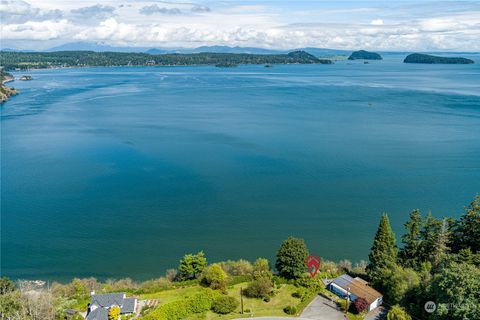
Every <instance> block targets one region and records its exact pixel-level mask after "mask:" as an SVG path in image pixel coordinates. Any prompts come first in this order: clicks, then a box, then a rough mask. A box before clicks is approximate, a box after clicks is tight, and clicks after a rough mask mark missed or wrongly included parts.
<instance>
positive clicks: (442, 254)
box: [430, 219, 450, 269]
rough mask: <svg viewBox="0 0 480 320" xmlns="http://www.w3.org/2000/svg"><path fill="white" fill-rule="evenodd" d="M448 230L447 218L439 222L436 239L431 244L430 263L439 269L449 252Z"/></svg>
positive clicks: (443, 264)
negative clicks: (432, 244)
mask: <svg viewBox="0 0 480 320" xmlns="http://www.w3.org/2000/svg"><path fill="white" fill-rule="evenodd" d="M449 243H450V230H449V226H448V222H447V219H443V220H442V222H441V227H440V230H439V232H438V234H437V241H436V242H435V244H434V246H433V252H432V255H431V261H430V262H431V263H432V266H433V267H434V268H437V269H441V268H443V267H444V266H445V263H446V259H447V257H448V254H449V253H450V246H449Z"/></svg>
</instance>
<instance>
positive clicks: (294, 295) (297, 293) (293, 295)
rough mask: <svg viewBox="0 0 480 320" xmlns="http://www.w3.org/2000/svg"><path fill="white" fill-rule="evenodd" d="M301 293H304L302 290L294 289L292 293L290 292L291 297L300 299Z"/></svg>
mask: <svg viewBox="0 0 480 320" xmlns="http://www.w3.org/2000/svg"><path fill="white" fill-rule="evenodd" d="M303 294H304V292H300V291H295V292H294V293H292V297H294V298H298V299H302V297H303Z"/></svg>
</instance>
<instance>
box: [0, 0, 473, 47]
mask: <svg viewBox="0 0 480 320" xmlns="http://www.w3.org/2000/svg"><path fill="white" fill-rule="evenodd" d="M0 13H1V21H2V22H1V23H2V30H1V36H2V47H15V48H23V49H40V50H41V49H46V48H49V47H52V46H56V45H59V44H63V43H68V42H78V41H94V42H101V43H104V44H109V45H114V46H141V47H145V46H146V47H197V46H201V45H229V46H255V47H263V48H275V49H291V48H299V47H307V46H311V47H322V48H336V49H347V50H350V49H358V48H364V49H371V50H401V51H403V50H405V51H436V50H438V51H449V50H450V51H480V40H478V39H480V1H432V0H422V1H379V0H378V1H321V0H319V1H267V0H263V1H258V0H257V1H253V0H252V1H170V0H168V1H152V0H126V1H122V0H102V1H99V0H96V1H95V0H83V1H73V0H62V1H60V0H25V1H24V0H1V3H0Z"/></svg>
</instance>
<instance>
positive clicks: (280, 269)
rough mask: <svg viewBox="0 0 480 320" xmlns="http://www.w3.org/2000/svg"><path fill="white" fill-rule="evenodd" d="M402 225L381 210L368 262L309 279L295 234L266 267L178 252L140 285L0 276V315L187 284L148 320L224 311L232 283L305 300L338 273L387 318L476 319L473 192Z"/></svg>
mask: <svg viewBox="0 0 480 320" xmlns="http://www.w3.org/2000/svg"><path fill="white" fill-rule="evenodd" d="M404 226H405V233H404V234H403V235H402V236H401V238H400V239H401V245H400V246H397V244H396V237H395V234H394V233H393V231H392V228H391V226H390V222H389V219H388V215H387V214H384V215H382V217H381V219H380V223H379V226H378V229H377V232H376V234H375V237H374V239H373V244H372V248H371V251H370V254H369V256H368V258H369V261H368V262H363V261H362V262H360V263H357V264H356V265H355V266H353V265H352V263H351V262H350V261H348V260H342V261H340V262H338V263H335V262H332V261H322V264H321V265H320V269H319V272H318V273H317V276H316V278H314V279H313V278H312V277H311V276H310V275H309V274H308V273H307V269H306V266H305V259H306V258H307V256H308V255H309V250H308V248H307V245H306V244H305V241H304V240H303V239H300V238H295V237H289V238H288V239H286V240H284V241H283V242H282V244H281V245H280V247H279V249H278V250H277V253H276V260H275V263H274V267H272V266H271V264H270V262H269V261H268V260H267V259H265V258H258V259H257V260H256V261H254V262H253V263H251V262H249V261H247V260H244V259H240V260H237V261H231V260H229V261H223V262H216V263H212V264H209V263H208V261H207V257H206V255H205V253H204V252H203V251H200V252H197V253H190V254H186V255H184V256H183V257H182V258H181V259H180V261H179V264H178V267H177V268H176V269H169V270H167V272H166V274H165V276H164V277H160V278H158V279H152V280H148V281H144V282H140V283H139V282H135V281H133V280H131V279H128V278H127V279H121V280H116V281H115V280H107V281H106V282H103V283H102V282H99V281H97V280H96V279H95V278H88V279H74V280H73V281H72V282H71V283H68V284H60V283H53V284H52V285H51V286H50V287H49V288H48V290H40V291H39V290H37V291H36V292H37V293H36V294H34V295H32V294H31V292H32V289H31V288H29V287H26V286H25V285H24V284H22V283H20V284H15V283H14V282H12V281H11V280H9V279H7V278H2V279H1V280H0V319H7V318H8V317H13V318H15V319H17V318H18V319H29V320H37V319H38V320H52V319H63V316H64V311H65V309H66V308H75V307H77V308H86V305H87V304H88V302H89V298H90V292H91V291H96V292H119V291H124V292H127V293H129V294H144V293H155V292H159V291H163V290H167V289H172V288H179V287H185V286H194V285H195V286H198V285H200V286H202V287H203V288H204V289H202V290H201V291H199V292H197V293H196V294H194V295H193V296H191V297H188V299H183V300H178V301H174V302H171V303H165V304H161V305H160V306H159V307H155V308H153V310H148V308H147V309H146V310H143V311H142V315H144V318H145V319H146V320H154V319H183V318H186V317H189V316H192V315H195V314H197V313H199V314H200V313H204V312H206V311H208V310H212V311H214V312H216V313H219V314H226V313H230V312H232V311H233V310H235V309H236V308H237V307H238V304H239V301H238V299H237V298H234V297H231V296H228V295H226V294H225V293H226V288H227V287H228V286H232V285H234V284H238V283H246V286H245V289H244V291H243V294H244V295H245V296H247V297H250V298H255V299H262V300H264V301H265V302H267V303H268V302H269V301H270V299H271V298H272V297H274V296H275V294H276V292H277V291H278V289H279V288H280V286H281V284H285V283H289V284H293V285H295V286H296V287H297V288H298V290H297V292H295V293H294V296H295V297H296V298H299V299H300V301H301V303H305V305H306V304H307V303H308V302H309V301H311V299H313V297H314V296H316V295H317V294H318V293H319V292H325V287H324V286H323V284H322V282H321V279H324V278H329V279H332V278H335V277H337V276H338V275H340V274H342V273H347V274H349V275H351V276H353V277H355V276H360V277H362V278H364V279H366V280H368V281H369V282H370V285H372V286H373V287H374V288H375V289H377V290H378V291H380V292H381V293H382V294H383V295H384V302H385V305H386V307H387V309H389V311H388V315H387V319H388V320H412V319H413V320H415V319H428V320H430V319H438V320H447V319H449V320H464V319H480V196H477V197H475V198H474V200H473V201H472V203H471V204H470V205H469V206H467V207H466V210H465V213H464V214H463V215H461V217H460V218H459V219H452V218H443V219H438V218H435V217H433V216H432V214H430V213H429V214H427V215H422V214H421V212H420V211H419V210H414V211H412V212H411V214H410V216H409V219H408V221H407V222H406V223H405V225H404ZM429 301H432V302H434V303H435V304H436V310H435V312H433V313H429V312H427V310H425V308H424V305H425V303H427V302H429ZM367 307H368V305H367V304H366V302H365V301H364V299H362V297H359V299H357V301H355V303H352V305H351V306H350V310H353V311H355V312H356V313H360V312H363V311H364V310H365V309H366V308H367ZM345 308H349V307H348V306H345ZM297 311H298V309H297V306H294V305H288V306H285V309H284V312H285V313H287V314H296V313H297Z"/></svg>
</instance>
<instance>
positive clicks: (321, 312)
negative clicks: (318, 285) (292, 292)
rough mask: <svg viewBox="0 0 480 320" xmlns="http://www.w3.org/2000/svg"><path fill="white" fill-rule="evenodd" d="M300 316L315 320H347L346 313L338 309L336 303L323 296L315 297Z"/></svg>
mask: <svg viewBox="0 0 480 320" xmlns="http://www.w3.org/2000/svg"><path fill="white" fill-rule="evenodd" d="M300 317H301V318H303V319H313V320H345V314H344V313H343V312H341V311H340V310H338V309H337V306H336V304H335V303H333V302H332V301H330V300H329V299H326V298H324V297H322V296H317V297H316V298H315V299H313V301H312V302H311V303H310V304H309V305H308V306H307V307H306V308H305V310H303V312H302V314H301V315H300Z"/></svg>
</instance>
